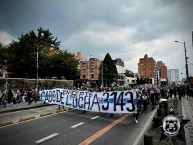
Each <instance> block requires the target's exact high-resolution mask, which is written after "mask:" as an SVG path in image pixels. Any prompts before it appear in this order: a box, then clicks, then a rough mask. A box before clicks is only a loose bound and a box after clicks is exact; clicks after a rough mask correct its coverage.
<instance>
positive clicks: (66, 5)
mask: <svg viewBox="0 0 193 145" xmlns="http://www.w3.org/2000/svg"><path fill="white" fill-rule="evenodd" d="M2 1H3V2H1V5H0V32H1V33H0V34H1V35H4V34H6V37H3V36H2V37H0V39H2V38H3V39H4V40H0V41H5V42H9V41H6V40H5V39H9V38H13V37H15V39H16V38H17V37H19V36H20V35H21V33H26V32H29V31H30V30H37V28H38V27H40V26H41V27H43V28H49V29H50V31H51V32H52V33H53V35H54V36H56V37H58V39H59V40H60V41H61V49H68V50H69V51H70V52H74V51H81V52H82V53H83V55H85V56H86V57H87V58H89V57H90V55H92V56H95V57H97V58H99V59H103V58H104V56H105V54H106V53H107V52H109V53H110V54H111V55H112V58H118V57H119V58H122V59H123V60H124V61H125V64H126V68H127V69H131V70H133V71H134V72H137V63H138V59H139V57H143V56H144V54H145V53H148V54H149V56H152V57H155V59H156V60H162V61H163V62H165V63H166V65H168V68H178V69H181V68H183V67H184V53H183V46H182V45H181V44H177V43H174V41H175V40H179V41H183V42H186V44H187V52H188V55H189V57H190V60H189V61H190V62H193V58H192V57H191V56H192V55H191V54H193V51H192V40H191V32H192V31H193V19H192V16H191V14H192V9H193V1H192V0H183V1H182V0H175V1H173V0H149V1H143V0H135V1H133V0H121V1H118V0H105V1H104V0H95V1H91V0H84V1H78V0H65V1H64V0H57V1H53V0H41V1H34V0H28V1H25V0H17V1H12V0H2ZM10 3H11V5H10ZM8 35H10V36H8ZM191 72H192V74H193V70H192V71H191ZM184 74H185V73H184Z"/></svg>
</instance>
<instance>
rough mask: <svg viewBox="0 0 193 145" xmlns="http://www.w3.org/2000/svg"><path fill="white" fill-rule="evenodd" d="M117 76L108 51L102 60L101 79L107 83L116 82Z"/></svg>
mask: <svg viewBox="0 0 193 145" xmlns="http://www.w3.org/2000/svg"><path fill="white" fill-rule="evenodd" d="M117 76H118V72H117V68H116V65H115V63H114V62H113V60H112V58H111V56H110V54H109V53H107V54H106V56H105V58H104V61H103V80H104V83H107V85H110V84H112V83H113V82H116V79H117Z"/></svg>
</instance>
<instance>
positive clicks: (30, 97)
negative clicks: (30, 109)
mask: <svg viewBox="0 0 193 145" xmlns="http://www.w3.org/2000/svg"><path fill="white" fill-rule="evenodd" d="M27 100H28V104H29V105H30V104H31V101H32V89H28V91H27Z"/></svg>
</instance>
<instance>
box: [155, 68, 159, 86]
mask: <svg viewBox="0 0 193 145" xmlns="http://www.w3.org/2000/svg"><path fill="white" fill-rule="evenodd" d="M156 70H157V71H156V72H157V86H158V85H159V84H158V83H159V81H158V68H156Z"/></svg>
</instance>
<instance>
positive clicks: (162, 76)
mask: <svg viewBox="0 0 193 145" xmlns="http://www.w3.org/2000/svg"><path fill="white" fill-rule="evenodd" d="M156 68H157V69H158V71H159V77H160V79H166V80H167V78H168V77H167V66H166V65H165V63H163V62H162V61H157V64H156Z"/></svg>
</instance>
